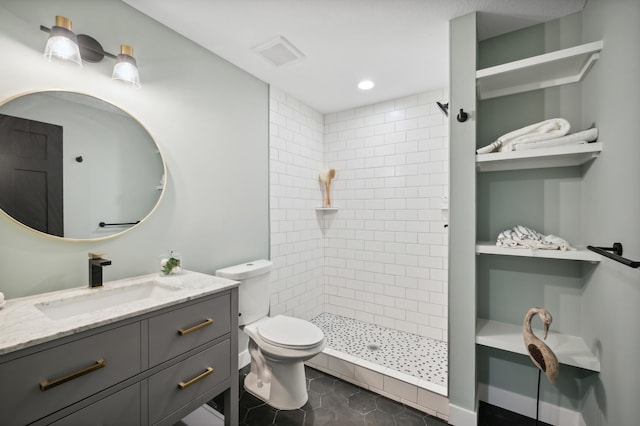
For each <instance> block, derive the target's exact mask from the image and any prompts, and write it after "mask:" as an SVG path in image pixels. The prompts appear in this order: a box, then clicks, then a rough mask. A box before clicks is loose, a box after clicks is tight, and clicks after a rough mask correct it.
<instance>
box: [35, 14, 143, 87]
mask: <svg viewBox="0 0 640 426" xmlns="http://www.w3.org/2000/svg"><path fill="white" fill-rule="evenodd" d="M40 30H41V31H44V32H46V33H49V39H48V40H47V45H46V47H45V50H44V57H45V58H47V59H49V60H51V58H52V57H56V58H59V59H64V60H70V61H73V62H75V63H76V64H78V65H80V66H81V67H82V62H83V61H86V62H94V63H95V62H100V61H102V59H104V57H105V56H107V57H109V58H111V59H115V60H116V64H115V66H114V67H113V74H112V76H111V78H112V79H114V80H120V81H123V82H125V83H128V84H130V85H132V86H134V87H140V72H139V71H138V66H137V64H136V59H135V58H134V57H133V48H132V47H131V46H129V45H127V44H123V45H121V46H120V53H119V54H118V55H117V56H116V55H114V54H112V53H109V52H107V51H105V50H104V49H103V48H102V45H101V44H100V43H99V42H98V40H96V39H95V38H93V37H91V36H89V35H86V34H78V35H77V36H76V35H75V34H74V33H73V32H72V31H71V20H69V19H68V18H66V17H64V16H56V25H54V26H53V27H52V28H47V27H45V26H44V25H40Z"/></svg>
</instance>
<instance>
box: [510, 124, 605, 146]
mask: <svg viewBox="0 0 640 426" xmlns="http://www.w3.org/2000/svg"><path fill="white" fill-rule="evenodd" d="M596 139H598V129H597V128H593V129H588V130H583V131H581V132H577V133H572V134H570V135H567V136H562V137H560V138H555V139H549V140H546V141H540V142H535V143H525V144H520V143H516V144H514V145H513V149H514V150H515V151H522V150H525V149H537V148H549V147H552V146H560V145H571V144H585V143H589V142H593V141H595V140H596Z"/></svg>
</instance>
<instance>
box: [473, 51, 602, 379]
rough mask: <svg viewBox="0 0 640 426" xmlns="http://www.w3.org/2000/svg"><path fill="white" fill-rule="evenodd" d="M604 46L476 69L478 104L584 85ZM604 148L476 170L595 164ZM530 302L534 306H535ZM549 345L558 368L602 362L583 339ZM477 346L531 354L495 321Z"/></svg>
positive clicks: (486, 247) (543, 154)
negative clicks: (529, 93)
mask: <svg viewBox="0 0 640 426" xmlns="http://www.w3.org/2000/svg"><path fill="white" fill-rule="evenodd" d="M602 47H603V42H602V41H596V42H592V43H587V44H583V45H580V46H575V47H571V48H568V49H562V50H558V51H555V52H551V53H546V54H543V55H538V56H534V57H530V58H526V59H522V60H518V61H514V62H509V63H506V64H502V65H497V66H493V67H490V68H485V69H482V70H477V71H476V89H477V91H476V95H477V99H478V100H482V99H491V98H496V97H500V96H506V95H513V94H516V93H522V92H527V91H531V90H536V89H544V88H548V87H553V86H559V85H563V84H568V83H575V82H579V81H582V80H583V78H584V77H585V76H586V74H587V73H588V72H589V70H590V69H591V67H592V66H593V64H594V63H595V62H596V61H597V60H598V58H599V55H600V51H601V50H602ZM602 149H603V145H602V143H600V142H593V143H588V144H572V145H562V146H556V147H548V148H537V149H530V150H522V151H511V152H495V153H488V154H478V155H476V156H475V165H476V170H477V172H479V173H481V172H495V171H506V170H513V171H517V170H527V169H542V168H551V167H574V166H580V165H583V164H585V163H588V162H589V161H592V160H593V159H594V158H596V157H598V156H599V154H600V153H601V152H602ZM541 177H542V174H541ZM510 178H511V175H504V176H503V177H501V179H510ZM514 179H516V178H515V177H514ZM484 195H486V194H476V196H484ZM475 252H476V254H478V255H498V256H515V257H528V258H542V259H558V260H562V261H583V262H592V263H597V262H600V260H601V257H600V256H599V255H597V254H596V253H593V252H591V251H589V250H587V249H586V248H576V249H575V250H566V251H563V250H542V249H537V250H536V249H527V248H503V247H498V246H496V244H495V241H488V242H487V241H477V242H476V250H475ZM489 279H491V278H489ZM549 279H550V280H549V285H553V281H554V280H553V278H552V277H549ZM477 283H478V277H476V285H477ZM532 303H535V302H534V301H532ZM523 315H524V313H523ZM488 318H491V313H488ZM512 319H513V318H512ZM540 334H541V332H540ZM545 343H546V344H547V345H548V346H549V347H550V348H551V349H552V350H553V351H554V352H555V354H556V356H557V357H558V361H559V362H560V363H562V364H566V365H571V366H574V367H578V368H582V369H585V370H589V371H593V372H599V371H600V361H599V359H598V358H597V357H596V356H595V355H594V353H593V352H592V351H591V350H590V348H589V347H588V346H587V345H586V344H585V342H584V340H583V339H582V338H581V337H579V336H570V335H565V334H561V333H555V332H550V333H549V336H548V337H547V339H546V340H545ZM476 344H478V345H483V346H488V347H491V348H496V349H499V350H504V351H508V352H513V353H518V354H522V355H527V354H528V353H527V349H526V347H525V345H524V341H523V337H522V325H517V324H512V323H505V322H500V321H495V320H493V319H487V318H476Z"/></svg>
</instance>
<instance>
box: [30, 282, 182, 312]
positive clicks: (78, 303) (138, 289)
mask: <svg viewBox="0 0 640 426" xmlns="http://www.w3.org/2000/svg"><path fill="white" fill-rule="evenodd" d="M176 290H178V288H177V287H172V286H169V285H166V284H162V283H159V282H156V281H144V282H141V283H135V284H132V285H129V286H125V287H117V288H106V287H105V288H96V289H91V290H90V293H89V294H84V295H81V296H71V297H66V298H61V299H58V300H53V301H50V302H43V303H38V304H36V305H35V307H36V308H38V309H39V310H40V311H41V312H42V313H44V314H45V315H46V316H48V317H49V318H50V319H52V320H59V319H66V318H69V317H74V316H76V315H82V314H87V313H89V312H96V311H101V310H104V309H112V308H117V307H120V306H123V305H126V304H131V303H138V302H140V301H143V300H145V299H151V298H156V297H162V296H164V295H167V294H170V293H171V292H173V291H176Z"/></svg>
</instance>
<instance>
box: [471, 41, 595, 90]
mask: <svg viewBox="0 0 640 426" xmlns="http://www.w3.org/2000/svg"><path fill="white" fill-rule="evenodd" d="M602 46H603V43H602V41H594V42H592V43H587V44H583V45H580V46H575V47H571V48H568V49H562V50H557V51H555V52H550V53H545V54H543V55H538V56H534V57H531V58H526V59H521V60H519V61H514V62H509V63H506V64H501V65H496V66H494V67H490V68H485V69H481V70H478V71H476V85H477V91H478V98H479V99H490V98H496V97H498V96H505V95H512V94H514V93H521V92H527V91H529V90H536V89H544V88H546V87H553V86H559V85H562V84H568V83H575V82H578V81H581V80H582V79H583V78H584V76H585V75H586V74H587V72H589V70H590V69H591V67H592V66H593V64H594V63H595V61H596V60H597V59H598V58H599V57H600V54H599V52H600V51H601V50H602Z"/></svg>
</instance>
